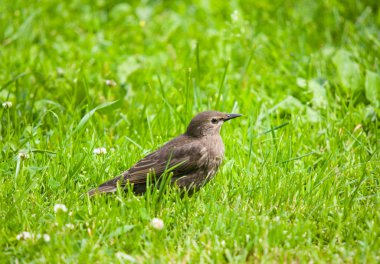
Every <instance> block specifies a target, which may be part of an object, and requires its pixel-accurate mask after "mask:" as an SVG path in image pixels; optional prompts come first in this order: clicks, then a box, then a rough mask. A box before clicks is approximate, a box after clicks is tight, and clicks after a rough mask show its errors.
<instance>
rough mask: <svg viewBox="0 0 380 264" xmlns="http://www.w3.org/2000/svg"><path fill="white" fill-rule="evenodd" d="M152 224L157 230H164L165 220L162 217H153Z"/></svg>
mask: <svg viewBox="0 0 380 264" xmlns="http://www.w3.org/2000/svg"><path fill="white" fill-rule="evenodd" d="M150 225H151V226H152V227H153V228H154V229H157V230H162V229H163V228H164V221H162V219H160V218H156V217H155V218H153V219H152V221H150Z"/></svg>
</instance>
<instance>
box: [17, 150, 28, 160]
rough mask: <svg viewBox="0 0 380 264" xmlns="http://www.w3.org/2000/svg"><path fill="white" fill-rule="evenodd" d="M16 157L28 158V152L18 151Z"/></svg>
mask: <svg viewBox="0 0 380 264" xmlns="http://www.w3.org/2000/svg"><path fill="white" fill-rule="evenodd" d="M18 158H19V159H22V160H26V159H29V154H28V153H26V152H19V153H18Z"/></svg>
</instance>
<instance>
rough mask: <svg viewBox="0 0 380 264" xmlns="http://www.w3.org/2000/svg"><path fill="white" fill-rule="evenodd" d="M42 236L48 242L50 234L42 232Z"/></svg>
mask: <svg viewBox="0 0 380 264" xmlns="http://www.w3.org/2000/svg"><path fill="white" fill-rule="evenodd" d="M42 237H43V239H44V241H45V242H50V236H49V235H48V234H44V235H43V236H42Z"/></svg>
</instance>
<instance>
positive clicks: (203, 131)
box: [88, 111, 240, 196]
mask: <svg viewBox="0 0 380 264" xmlns="http://www.w3.org/2000/svg"><path fill="white" fill-rule="evenodd" d="M238 116H240V115H238V114H225V113H221V112H217V111H206V112H202V113H200V114H198V115H197V116H195V117H194V118H193V119H192V120H191V122H190V124H189V126H188V128H187V130H186V133H184V134H182V135H180V136H178V137H176V138H174V139H172V140H171V141H169V142H167V143H166V144H165V145H163V146H162V147H161V148H159V149H158V150H156V151H155V152H153V153H151V154H149V155H147V156H146V157H144V158H143V159H141V160H140V161H139V162H137V163H136V164H135V165H134V166H132V167H131V168H130V169H129V170H127V171H125V172H123V173H122V174H121V175H119V176H118V177H116V178H114V179H112V180H109V181H107V182H105V183H103V184H101V185H100V186H99V187H98V188H95V189H93V190H91V191H89V192H88V195H89V196H93V195H95V194H97V193H110V192H115V191H116V190H117V185H118V182H119V184H120V186H121V187H125V186H127V184H132V185H133V192H134V193H136V194H140V193H144V192H145V191H146V182H147V177H148V175H154V176H153V177H151V178H150V179H151V181H152V182H153V181H157V180H160V177H161V176H162V174H163V173H164V172H165V170H168V171H170V173H172V178H171V182H172V183H173V184H176V185H177V186H178V187H179V188H183V189H186V190H188V191H196V190H198V189H199V188H200V187H202V186H203V185H205V184H206V183H207V182H209V181H210V180H211V179H212V178H213V177H214V175H215V174H216V172H217V170H218V168H219V166H220V164H221V163H222V160H223V157H224V145H223V141H222V138H221V136H220V133H219V132H220V128H221V126H222V124H223V123H224V122H225V121H227V120H230V119H232V118H235V117H238Z"/></svg>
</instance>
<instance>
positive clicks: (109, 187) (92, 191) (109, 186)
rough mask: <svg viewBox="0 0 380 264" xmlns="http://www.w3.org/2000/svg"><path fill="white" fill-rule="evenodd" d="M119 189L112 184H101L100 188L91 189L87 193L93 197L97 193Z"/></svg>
mask: <svg viewBox="0 0 380 264" xmlns="http://www.w3.org/2000/svg"><path fill="white" fill-rule="evenodd" d="M116 191H117V187H116V186H112V185H104V186H99V187H98V188H95V189H92V190H90V191H89V192H88V193H87V194H88V196H90V197H92V196H94V195H96V194H101V193H113V192H116Z"/></svg>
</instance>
